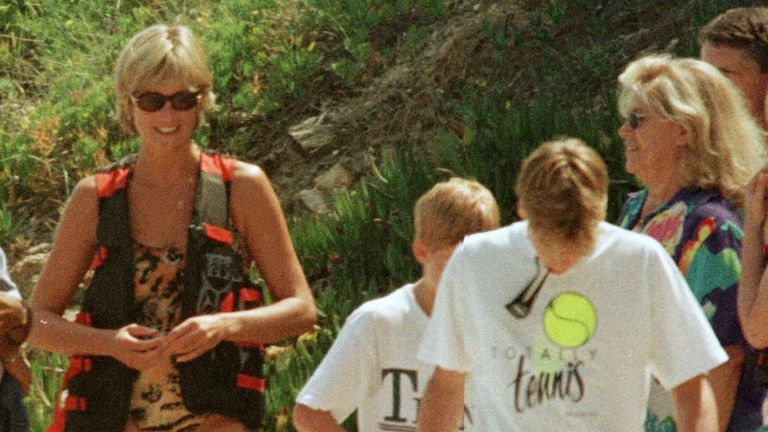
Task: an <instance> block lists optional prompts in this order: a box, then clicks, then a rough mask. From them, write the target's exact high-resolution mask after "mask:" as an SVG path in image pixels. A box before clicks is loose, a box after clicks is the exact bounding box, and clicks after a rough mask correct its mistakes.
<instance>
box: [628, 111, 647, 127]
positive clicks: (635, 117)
mask: <svg viewBox="0 0 768 432" xmlns="http://www.w3.org/2000/svg"><path fill="white" fill-rule="evenodd" d="M643 120H645V116H644V115H642V114H638V113H636V112H634V111H633V112H631V113H629V114H627V118H626V119H625V120H624V121H625V122H626V123H627V125H629V127H630V128H632V129H637V128H639V127H640V123H642V122H643Z"/></svg>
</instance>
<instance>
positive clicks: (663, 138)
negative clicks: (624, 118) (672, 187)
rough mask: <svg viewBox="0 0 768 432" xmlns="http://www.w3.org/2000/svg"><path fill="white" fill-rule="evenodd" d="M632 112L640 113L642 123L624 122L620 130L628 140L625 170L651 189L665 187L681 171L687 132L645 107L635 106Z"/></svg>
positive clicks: (621, 135)
mask: <svg viewBox="0 0 768 432" xmlns="http://www.w3.org/2000/svg"><path fill="white" fill-rule="evenodd" d="M629 113H636V114H637V115H638V116H639V117H640V120H639V121H638V123H637V128H632V127H631V126H630V125H629V122H624V124H623V125H622V126H621V128H620V129H619V136H620V137H621V138H622V139H623V140H624V158H625V165H624V168H625V170H626V171H627V172H628V173H630V174H632V175H634V176H635V177H637V178H638V179H639V180H640V181H642V182H643V183H644V184H645V185H646V186H648V187H650V188H655V187H664V186H665V184H666V183H668V182H669V180H670V179H672V178H676V176H677V175H678V173H679V172H680V168H681V164H682V157H683V151H684V150H685V147H686V145H687V138H686V131H685V129H684V128H683V127H682V126H680V125H679V124H677V123H675V122H674V121H673V120H671V119H666V118H662V117H659V116H656V115H654V114H651V113H650V110H649V109H648V108H646V107H643V106H639V105H638V106H635V107H634V108H633V109H631V110H630V111H629Z"/></svg>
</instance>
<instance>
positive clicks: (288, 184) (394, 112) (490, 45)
mask: <svg viewBox="0 0 768 432" xmlns="http://www.w3.org/2000/svg"><path fill="white" fill-rule="evenodd" d="M736 3H739V4H743V5H750V4H755V3H758V2H756V1H745V2H724V1H715V0H669V1H664V2H656V1H650V0H631V1H630V0H599V1H598V0H501V1H490V0H446V4H447V7H446V8H445V11H446V16H445V17H444V19H441V20H439V23H438V24H434V25H432V26H430V27H428V29H427V31H425V32H423V33H422V34H419V35H418V36H419V37H417V38H414V37H413V36H412V35H410V34H406V33H405V32H404V31H405V29H406V28H408V24H409V23H407V22H404V23H402V26H400V27H398V26H394V28H393V27H392V26H390V27H387V28H382V29H380V30H379V31H378V32H377V31H374V32H372V33H371V35H370V40H369V41H368V42H369V44H370V46H371V48H372V49H371V50H370V53H369V54H368V57H367V59H366V68H365V73H364V75H363V77H362V78H361V79H360V87H358V88H355V89H354V90H353V91H346V90H345V91H338V89H336V88H333V87H328V88H322V87H321V88H314V89H313V93H312V95H311V96H310V97H309V99H308V100H307V104H306V106H303V107H302V108H301V109H297V110H294V111H293V113H292V114H290V115H288V116H287V117H285V118H281V119H279V121H273V120H274V119H268V118H264V117H258V116H249V115H247V114H245V113H244V114H243V117H242V118H243V120H242V121H241V122H240V123H239V125H238V129H237V131H238V133H243V134H249V135H251V136H253V142H252V143H251V146H250V149H249V150H247V151H246V152H245V153H244V154H243V155H241V156H242V157H243V158H245V159H247V160H251V161H253V162H255V163H257V164H259V165H261V166H262V167H264V168H265V169H266V171H267V173H268V174H269V175H270V177H271V178H272V180H273V183H274V184H275V188H276V190H277V192H278V195H279V196H280V198H281V200H282V202H283V204H284V207H285V209H286V210H287V212H288V213H289V214H291V215H294V216H301V215H303V214H307V213H310V212H318V211H323V209H324V208H326V206H327V199H328V195H329V192H330V191H331V190H333V189H335V188H340V187H341V188H343V187H348V186H350V185H351V184H353V183H354V182H355V181H356V180H357V179H358V178H359V177H361V176H364V175H368V174H370V173H371V167H372V166H373V165H374V164H375V163H376V162H377V160H379V158H381V157H382V155H387V154H389V153H390V152H392V151H393V150H395V149H402V148H413V149H418V150H417V151H416V154H417V155H419V157H423V158H430V157H431V154H432V152H433V151H434V149H435V143H436V142H438V141H439V140H440V139H441V137H445V136H446V135H451V136H453V137H456V138H458V139H462V138H464V134H465V123H466V121H467V117H466V111H465V110H464V104H465V102H466V101H467V100H468V99H471V98H475V99H477V98H483V97H488V96H489V95H495V97H496V98H497V99H499V98H500V99H503V100H504V101H505V102H504V104H503V105H502V106H498V109H526V108H529V107H530V106H531V105H533V104H542V101H544V102H545V103H546V104H547V106H548V107H549V109H555V110H564V111H573V110H578V111H586V112H593V113H595V115H597V114H600V113H602V114H604V113H606V112H608V113H612V112H613V110H614V107H613V106H612V104H613V102H612V99H611V97H612V89H613V87H614V83H615V77H616V76H617V75H618V73H619V72H620V70H621V68H622V67H623V65H625V64H626V63H627V62H628V61H629V60H631V59H633V58H635V57H637V56H638V55H640V54H641V53H643V52H648V51H661V50H668V51H672V52H675V53H677V54H679V55H695V53H696V51H697V47H696V44H695V33H696V28H697V27H698V26H699V25H701V24H702V23H704V22H706V21H708V20H709V19H710V18H711V17H712V16H714V15H716V14H717V13H718V12H719V11H722V10H725V9H726V8H727V7H728V6H729V5H730V4H736ZM385 42H386V43H385ZM385 45H386V46H390V47H391V46H394V47H396V49H395V50H394V52H392V51H387V52H384V48H383V47H384V46H385ZM212 122H214V123H215V122H216V118H215V116H214V117H213V118H212ZM617 124H618V123H617ZM612 138H613V139H615V137H612ZM220 144H221V143H217V142H216V140H215V138H214V140H213V141H212V145H213V146H214V147H216V146H217V145H220ZM617 157H618V156H617ZM618 158H619V159H620V157H618ZM42 218H43V219H46V220H49V221H53V220H55V219H56V215H53V214H52V215H47V216H45V217H42ZM34 226H35V227H36V228H35V230H34V232H30V231H23V235H20V236H18V238H16V239H14V240H13V241H12V242H11V244H9V245H5V247H7V248H8V250H9V252H10V255H11V262H13V263H16V265H15V266H14V267H13V276H14V278H15V279H16V280H17V281H19V282H20V284H21V285H22V286H23V287H24V289H25V291H26V290H28V289H29V287H31V285H32V284H33V283H34V275H36V274H38V273H39V270H40V266H41V265H42V263H44V261H45V257H46V255H45V254H46V251H47V246H46V244H47V243H49V242H50V238H51V236H52V231H51V229H52V226H53V224H52V223H50V222H48V223H42V224H34ZM41 243H42V244H41Z"/></svg>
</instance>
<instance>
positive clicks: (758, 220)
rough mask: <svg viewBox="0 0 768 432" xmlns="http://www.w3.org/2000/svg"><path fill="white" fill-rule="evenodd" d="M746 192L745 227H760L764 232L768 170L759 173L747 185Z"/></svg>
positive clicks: (767, 205)
mask: <svg viewBox="0 0 768 432" xmlns="http://www.w3.org/2000/svg"><path fill="white" fill-rule="evenodd" d="M746 192H747V193H746V196H745V200H744V201H745V202H744V204H745V207H746V208H745V217H746V218H745V219H746V220H745V228H747V227H752V228H758V229H760V232H761V233H762V227H763V224H764V223H765V215H766V211H768V170H766V169H763V170H762V171H760V172H759V173H757V174H756V175H755V177H754V178H752V181H750V182H749V184H748V185H747V191H746Z"/></svg>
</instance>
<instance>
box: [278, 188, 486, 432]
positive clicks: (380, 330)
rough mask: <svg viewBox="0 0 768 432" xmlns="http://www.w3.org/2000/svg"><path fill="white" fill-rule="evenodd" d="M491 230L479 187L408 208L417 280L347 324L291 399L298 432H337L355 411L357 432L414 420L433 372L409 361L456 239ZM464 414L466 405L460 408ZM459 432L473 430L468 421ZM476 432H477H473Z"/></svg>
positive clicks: (432, 195)
mask: <svg viewBox="0 0 768 432" xmlns="http://www.w3.org/2000/svg"><path fill="white" fill-rule="evenodd" d="M498 227H499V208H498V206H497V204H496V200H495V199H494V198H493V195H492V194H491V192H490V191H489V190H488V189H486V188H485V187H484V186H483V185H481V184H480V183H477V182H475V181H470V180H464V179H460V178H453V179H451V180H450V181H447V182H442V183H438V184H437V185H435V186H434V187H432V189H430V190H429V191H428V192H427V193H425V194H424V195H422V196H421V198H419V200H418V201H417V202H416V206H415V211H414V230H415V235H414V238H415V240H414V241H413V245H412V250H413V256H414V257H415V258H416V260H417V261H418V262H419V264H421V266H422V277H421V279H419V280H418V281H416V282H414V283H412V284H406V285H405V286H403V287H401V288H399V289H398V290H396V291H394V292H392V293H391V294H389V295H387V296H386V297H383V298H379V299H376V300H371V301H369V302H367V303H365V304H363V305H362V306H360V307H359V308H358V309H356V310H355V311H354V312H353V313H352V314H351V315H350V316H349V318H348V319H347V321H346V323H345V324H344V327H343V328H342V329H341V332H340V333H339V335H338V337H337V339H336V341H335V342H334V343H333V346H332V347H331V350H330V351H329V352H328V354H327V355H326V356H325V358H324V359H323V361H322V363H321V364H320V366H319V367H318V368H317V370H315V372H314V374H313V375H312V378H311V379H310V380H309V381H308V382H307V384H306V385H305V386H304V388H303V389H302V390H301V393H299V396H298V397H297V398H296V402H297V404H296V407H295V408H294V410H293V423H294V425H295V426H296V428H297V429H298V430H299V431H301V432H321V431H322V432H332V431H338V432H342V431H343V430H344V429H343V428H342V427H341V426H340V424H341V423H342V422H343V421H344V420H345V419H346V418H347V417H348V416H349V415H350V414H352V412H353V411H355V410H357V430H358V431H360V432H367V431H379V430H400V429H398V428H401V427H403V425H405V426H406V427H410V426H411V425H413V424H414V423H415V421H416V418H417V415H418V409H419V401H420V399H421V396H422V394H423V392H424V388H425V387H426V384H427V381H428V380H429V377H430V376H431V375H432V372H433V370H434V366H430V365H428V364H424V363H421V362H419V361H418V360H417V359H416V351H417V349H418V347H419V343H420V342H421V336H422V333H423V331H424V328H425V327H426V326H427V322H428V321H429V316H430V314H431V313H432V305H433V303H434V299H435V290H436V289H437V283H438V281H439V280H440V274H441V273H442V271H443V268H444V266H445V263H446V261H448V258H449V257H450V256H451V253H452V252H453V250H454V249H455V248H456V245H457V244H458V243H460V242H461V241H462V239H463V238H464V236H466V235H468V234H471V233H475V232H480V231H487V230H490V229H495V228H498ZM465 407H466V408H465V409H467V410H468V412H471V409H472V402H471V401H470V400H467V401H466V402H465ZM463 425H464V428H463V430H465V431H468V430H475V429H474V428H473V425H472V417H471V414H468V415H466V416H465V420H464V424H463ZM480 430H482V429H480Z"/></svg>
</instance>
